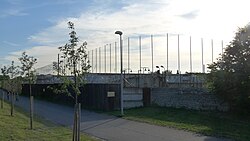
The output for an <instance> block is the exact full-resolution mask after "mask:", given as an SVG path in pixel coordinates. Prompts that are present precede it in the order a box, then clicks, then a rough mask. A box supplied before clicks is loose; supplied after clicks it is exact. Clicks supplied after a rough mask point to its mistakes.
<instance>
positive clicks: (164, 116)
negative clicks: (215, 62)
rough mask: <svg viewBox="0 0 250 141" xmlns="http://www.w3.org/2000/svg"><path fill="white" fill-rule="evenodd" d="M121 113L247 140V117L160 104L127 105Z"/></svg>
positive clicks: (249, 127)
mask: <svg viewBox="0 0 250 141" xmlns="http://www.w3.org/2000/svg"><path fill="white" fill-rule="evenodd" d="M111 114H113V115H119V114H120V112H119V111H115V112H111ZM124 114H125V115H124V117H123V118H125V119H129V120H135V121H140V122H146V123H150V124H154V125H160V126H168V127H172V128H176V129H182V130H187V131H192V132H195V133H200V134H203V135H209V136H217V137H226V138H231V139H234V140H239V141H250V117H239V116H237V115H232V114H229V113H219V112H205V111H192V110H185V109H174V108H163V107H146V108H135V109H129V110H125V112H124Z"/></svg>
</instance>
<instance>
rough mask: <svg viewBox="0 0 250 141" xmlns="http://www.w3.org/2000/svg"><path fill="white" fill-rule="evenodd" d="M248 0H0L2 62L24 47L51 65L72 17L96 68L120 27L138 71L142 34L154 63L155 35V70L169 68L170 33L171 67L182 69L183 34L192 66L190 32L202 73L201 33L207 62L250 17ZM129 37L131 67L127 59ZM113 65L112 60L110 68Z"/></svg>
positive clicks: (146, 60) (185, 61)
mask: <svg viewBox="0 0 250 141" xmlns="http://www.w3.org/2000/svg"><path fill="white" fill-rule="evenodd" d="M249 5H250V1H248V0H230V1H228V0H219V1H218V0H188V1H187V0H157V1H155V0H143V1H142V0H119V1H117V0H42V1H41V0H0V25H1V26H0V31H1V33H0V43H1V44H0V67H2V66H3V65H8V64H10V61H12V60H14V61H16V62H18V59H17V58H18V57H20V56H21V53H22V52H23V51H26V52H27V53H28V54H29V55H30V56H34V57H36V58H37V59H38V63H37V65H36V67H37V68H38V67H42V66H45V65H48V64H52V62H53V61H56V60H57V54H58V53H59V50H58V47H59V46H62V45H64V44H65V43H67V42H68V39H69V37H68V32H69V29H68V28H67V22H68V21H72V22H74V24H75V28H76V32H77V35H78V36H79V39H80V42H83V41H87V43H88V45H87V48H88V51H89V57H90V62H91V63H93V64H92V66H93V72H95V71H98V69H99V71H100V67H98V66H99V64H98V63H95V62H99V61H98V59H97V58H96V57H95V54H99V52H98V53H97V52H96V48H97V51H99V48H100V47H101V51H102V53H103V52H104V46H105V45H107V44H108V45H109V44H111V46H112V50H113V48H114V43H115V42H119V37H118V36H117V35H115V34H114V32H115V31H116V30H121V31H122V32H123V40H124V50H125V51H124V62H125V68H127V69H128V68H129V69H132V70H133V71H134V72H136V71H137V70H138V69H139V68H138V64H139V57H138V52H139V51H138V37H139V36H142V41H141V43H142V66H143V67H149V68H152V64H151V56H150V54H151V53H150V52H151V38H150V35H153V47H154V53H153V54H154V65H153V69H154V70H156V68H154V66H155V65H163V66H165V68H166V66H167V65H166V64H167V63H166V62H167V61H166V59H167V58H166V34H167V33H169V63H168V64H169V65H168V67H169V69H170V70H172V71H173V72H175V71H176V69H178V68H177V51H178V50H177V47H178V45H177V34H179V38H180V39H179V40H180V43H179V47H180V55H181V57H180V59H181V60H180V62H181V70H182V72H185V71H190V65H189V64H190V62H189V58H190V56H189V55H190V54H189V46H190V43H189V41H190V36H192V51H193V52H192V63H193V68H192V69H193V71H196V72H199V71H201V57H202V56H201V54H202V52H201V38H203V42H204V43H203V46H204V47H203V48H204V49H203V53H204V65H207V64H209V63H211V62H212V60H213V61H215V60H216V58H217V57H218V55H219V53H221V46H222V45H221V41H222V40H223V45H224V47H226V45H227V44H228V43H229V42H230V41H231V40H232V39H233V37H234V34H235V32H236V31H237V29H238V28H239V27H244V26H245V25H246V24H248V23H249V22H250V14H249V12H248V10H247V9H249V7H248V6H249ZM128 37H129V38H130V43H129V45H130V63H129V64H130V66H129V65H128V61H126V60H128V56H127V55H128V51H126V50H127V49H126V48H127V46H128V41H127V40H128ZM212 39H213V47H214V58H213V59H212V57H211V55H212V53H211V52H212V51H211V46H212V45H211V40H212ZM107 47H109V46H107ZM92 50H93V57H92ZM112 53H114V51H113V52H112ZM103 56H104V55H103V54H102V57H103ZM113 57H114V55H113V56H112V58H113ZM92 58H93V61H92ZM96 59H97V60H96ZM101 60H102V61H101V63H102V65H101V70H102V71H104V67H103V64H104V62H103V60H104V59H103V58H102V59H101ZM118 60H119V57H118ZM117 63H119V61H118V62H117ZM109 64H110V63H109V62H107V65H108V67H109ZM110 65H111V66H112V69H111V71H112V72H113V71H115V70H117V68H113V66H114V60H113V59H112V61H111V64H110ZM108 67H107V68H108ZM108 71H110V70H109V69H107V72H108Z"/></svg>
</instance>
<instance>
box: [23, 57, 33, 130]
mask: <svg viewBox="0 0 250 141" xmlns="http://www.w3.org/2000/svg"><path fill="white" fill-rule="evenodd" d="M19 60H20V62H21V64H22V66H21V73H22V75H23V76H24V78H26V80H28V82H29V95H30V128H31V129H33V96H32V89H31V84H32V83H35V81H36V75H35V70H34V65H35V64H36V63H37V59H36V58H34V57H33V56H28V55H27V54H26V52H23V53H22V56H21V57H20V58H19Z"/></svg>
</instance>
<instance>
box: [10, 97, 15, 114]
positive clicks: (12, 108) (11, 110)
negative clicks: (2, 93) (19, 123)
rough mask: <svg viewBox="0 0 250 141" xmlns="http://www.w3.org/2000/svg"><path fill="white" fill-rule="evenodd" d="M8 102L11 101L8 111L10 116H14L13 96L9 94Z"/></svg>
mask: <svg viewBox="0 0 250 141" xmlns="http://www.w3.org/2000/svg"><path fill="white" fill-rule="evenodd" d="M10 101H11V109H10V115H11V116H12V117H13V116H14V94H13V93H10Z"/></svg>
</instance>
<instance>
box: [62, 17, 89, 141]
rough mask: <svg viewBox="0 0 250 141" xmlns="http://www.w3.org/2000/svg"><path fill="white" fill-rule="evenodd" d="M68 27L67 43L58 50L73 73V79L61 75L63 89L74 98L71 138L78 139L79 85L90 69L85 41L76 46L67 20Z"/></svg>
mask: <svg viewBox="0 0 250 141" xmlns="http://www.w3.org/2000/svg"><path fill="white" fill-rule="evenodd" d="M68 28H69V29H70V30H71V31H70V33H69V37H70V39H69V43H67V44H65V45H64V46H62V47H59V50H60V51H61V53H62V56H61V57H62V58H63V60H65V62H64V64H65V67H66V68H67V69H68V70H71V74H72V75H73V80H72V79H70V78H69V77H63V79H64V84H63V87H64V90H65V93H67V94H68V95H69V96H71V97H72V98H74V99H75V107H76V108H75V120H74V127H73V140H74V141H78V140H80V117H79V116H80V115H79V112H80V109H78V108H79V107H80V104H78V95H80V93H81V92H80V90H79V87H80V86H82V85H84V81H85V74H86V73H87V72H88V70H89V69H90V65H89V61H88V59H87V53H86V49H87V42H83V44H81V45H80V46H78V42H79V39H78V37H77V36H76V32H75V28H74V23H73V22H70V21H69V22H68ZM68 88H72V89H73V92H70V91H69V89H68Z"/></svg>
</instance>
